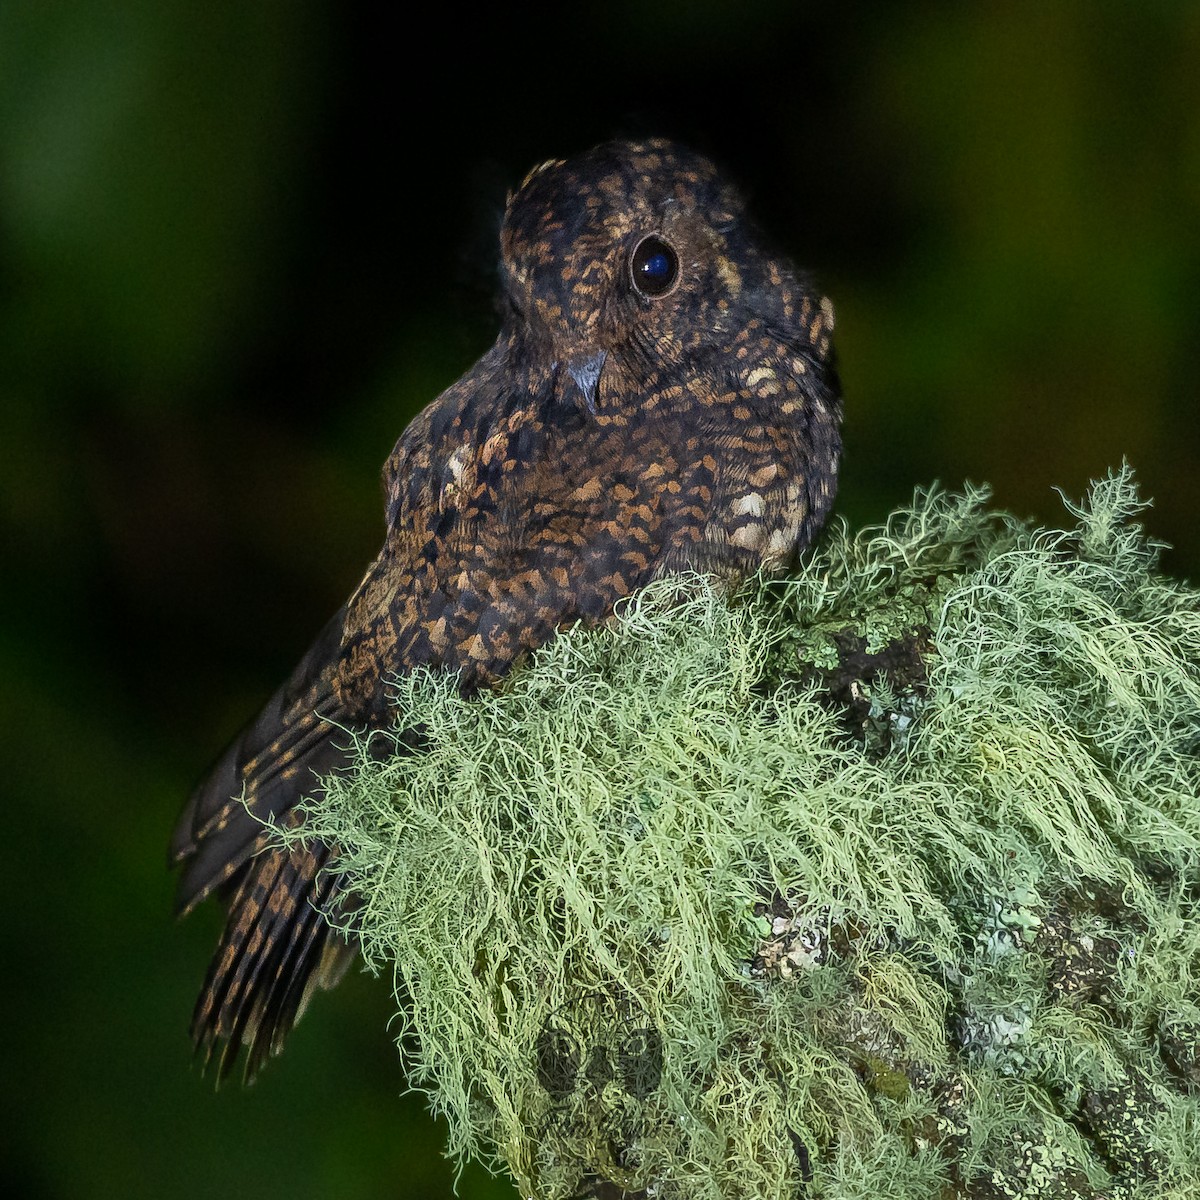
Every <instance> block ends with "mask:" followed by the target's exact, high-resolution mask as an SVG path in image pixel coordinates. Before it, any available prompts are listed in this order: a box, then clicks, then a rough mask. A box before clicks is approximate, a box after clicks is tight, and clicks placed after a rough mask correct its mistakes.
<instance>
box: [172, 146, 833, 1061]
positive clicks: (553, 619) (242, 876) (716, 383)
mask: <svg viewBox="0 0 1200 1200" xmlns="http://www.w3.org/2000/svg"><path fill="white" fill-rule="evenodd" d="M501 249H502V270H501V275H502V285H503V300H504V306H505V317H504V322H503V326H502V329H501V331H500V335H499V337H498V339H497V341H496V343H495V345H494V346H493V347H492V348H491V350H489V351H488V352H487V354H485V355H484V356H483V357H482V358H481V359H480V360H479V362H477V363H476V364H475V365H474V366H473V367H472V368H471V369H470V370H469V371H468V372H467V373H466V375H464V376H463V377H462V379H460V380H459V381H458V382H457V383H455V384H453V385H452V386H451V387H450V388H448V389H447V390H446V391H445V392H443V393H442V395H441V396H439V397H438V398H437V399H436V400H435V401H434V402H433V403H432V404H431V405H430V406H429V407H428V408H426V409H425V410H424V411H423V412H422V413H421V414H420V415H419V416H418V417H417V418H416V419H415V420H414V421H413V422H412V424H411V425H410V426H409V427H408V429H407V430H406V431H405V432H404V434H403V436H402V437H401V438H400V441H399V442H398V443H397V445H396V448H395V450H394V451H393V452H392V455H391V457H390V458H389V459H388V461H387V463H386V465H385V467H384V483H385V491H386V509H387V511H386V517H387V534H386V538H385V540H384V544H383V548H382V549H381V550H380V552H379V555H378V557H377V558H376V559H375V561H374V562H373V563H372V564H371V565H370V566H369V567H368V568H367V572H366V574H365V575H364V577H363V580H362V582H361V583H360V584H359V586H358V588H357V589H356V591H355V592H354V594H353V595H352V596H351V597H350V599H349V600H348V601H347V603H346V605H345V606H344V607H343V608H342V610H341V611H340V612H339V613H337V615H336V616H335V617H334V618H333V620H332V621H330V623H329V624H328V625H327V626H326V628H325V629H324V631H323V632H322V634H321V636H320V637H319V638H318V640H317V642H316V643H315V644H314V645H313V647H312V648H311V649H310V650H309V652H308V654H307V655H306V656H305V657H304V659H303V660H302V661H301V663H300V665H299V666H298V667H297V668H296V671H295V672H294V673H293V675H292V677H291V679H289V680H288V682H287V683H286V684H285V685H284V686H283V688H281V689H280V691H279V692H277V693H276V695H275V696H273V697H272V699H271V700H270V701H269V702H268V704H267V706H266V707H265V709H264V710H263V712H262V713H261V714H260V715H259V717H258V719H257V720H256V721H255V722H254V723H253V724H252V725H251V726H250V728H249V729H248V730H247V731H246V732H245V733H244V734H243V735H242V736H241V737H240V738H239V739H238V741H237V742H236V743H235V744H234V745H233V746H232V747H231V748H230V750H229V751H228V753H227V754H226V755H225V757H224V758H223V759H222V760H221V762H220V763H219V764H218V765H217V767H216V769H215V770H214V772H213V773H212V775H211V776H210V777H209V778H208V779H207V780H206V781H205V783H204V784H203V785H202V786H201V787H200V788H198V789H197V791H196V792H195V793H194V794H193V796H192V797H191V799H190V801H189V803H188V805H187V808H186V809H185V811H184V813H183V815H182V816H181V818H180V820H179V823H178V826H177V828H176V830H175V836H174V839H173V842H172V858H173V860H174V861H175V862H177V863H179V864H180V866H181V868H182V876H181V880H180V890H179V907H180V910H181V911H183V912H187V911H189V910H190V909H191V908H192V907H194V906H195V905H196V904H198V903H199V902H200V901H201V900H203V899H204V898H205V897H206V896H208V895H210V894H211V893H213V892H221V893H222V894H225V895H226V896H227V898H228V903H229V919H228V922H227V925H226V928H225V932H224V934H223V936H222V939H221V943H220V945H219V947H218V949H217V953H216V955H215V957H214V959H213V962H212V965H211V967H210V968H209V973H208V977H207V979H206V980H205V983H204V988H203V991H202V992H201V995H200V999H199V1001H198V1003H197V1007H196V1012H195V1015H194V1018H193V1025H192V1033H193V1036H194V1037H195V1039H196V1042H197V1044H198V1046H199V1047H201V1049H202V1050H203V1052H204V1054H205V1056H206V1057H207V1056H208V1055H210V1054H211V1053H212V1051H213V1049H214V1047H218V1046H219V1047H220V1059H221V1068H222V1071H224V1070H226V1069H227V1068H228V1067H229V1065H230V1064H231V1063H232V1061H233V1059H234V1058H235V1057H236V1054H237V1050H238V1047H239V1045H240V1044H242V1043H245V1044H247V1045H248V1046H249V1061H248V1064H247V1067H248V1070H250V1071H253V1070H254V1069H255V1068H257V1066H258V1065H259V1064H260V1062H261V1061H262V1059H263V1057H264V1056H265V1055H266V1054H267V1053H269V1052H274V1051H277V1050H278V1048H279V1046H280V1045H281V1043H282V1040H283V1038H284V1036H285V1035H286V1033H287V1031H288V1030H289V1029H290V1027H291V1025H292V1023H293V1022H294V1020H295V1019H296V1017H297V1015H298V1014H299V1012H300V1010H301V1009H302V1007H303V1004H304V1002H305V1000H306V999H307V996H308V994H309V992H310V991H311V989H312V988H313V987H314V986H315V985H322V986H331V985H332V983H333V982H335V981H336V979H337V978H338V976H339V974H340V971H341V969H343V968H344V966H345V964H346V962H347V961H348V959H349V958H350V957H351V956H352V954H353V947H352V946H351V945H349V944H348V943H347V942H345V941H344V940H342V938H340V937H339V936H338V935H336V934H334V933H333V932H332V931H331V929H330V926H329V923H328V922H327V920H326V915H327V914H333V913H334V912H335V911H336V912H338V913H340V914H342V915H345V913H347V912H348V911H349V910H350V908H351V907H352V905H353V900H352V898H350V897H347V896H345V895H343V894H341V892H340V888H339V881H338V879H337V875H336V862H334V863H333V866H332V869H330V870H324V869H323V868H324V867H325V864H326V860H327V859H335V858H336V856H335V855H333V854H332V853H331V851H330V850H329V849H328V848H326V847H321V846H314V847H311V848H310V849H309V850H308V851H305V852H301V851H298V850H293V851H291V852H290V853H289V852H285V851H282V850H279V849H277V848H273V847H271V846H270V845H269V842H268V839H267V837H266V836H265V835H264V827H263V825H262V821H263V820H264V819H266V818H273V819H275V820H277V821H294V820H295V819H296V818H295V815H294V812H293V809H294V806H295V805H296V803H297V801H298V800H299V799H300V798H301V797H302V796H303V795H305V794H309V793H311V792H313V791H314V789H315V786H316V778H315V776H316V775H319V774H322V773H328V772H329V771H331V770H333V769H335V768H336V767H337V766H338V765H340V764H341V763H342V762H343V761H344V752H343V750H342V748H341V747H343V746H344V744H345V735H344V733H343V732H342V730H344V729H348V728H365V727H371V726H374V725H380V724H383V723H385V722H389V723H390V722H394V721H399V722H400V723H402V722H403V719H404V714H403V713H393V712H390V711H389V707H388V692H387V688H386V680H387V678H388V676H390V675H393V674H396V673H400V672H404V671H406V670H409V669H411V668H413V667H414V666H417V665H419V664H429V665H432V666H437V667H443V668H445V669H447V670H449V671H456V672H458V673H459V676H460V679H461V684H462V687H463V688H464V690H465V691H467V692H471V691H473V690H476V689H478V688H479V687H481V686H486V685H487V684H489V683H491V682H492V681H494V680H496V679H497V678H499V677H500V676H502V675H503V674H504V673H505V672H506V671H507V670H509V668H510V667H511V666H512V665H513V664H514V663H515V662H516V661H518V660H519V659H520V657H521V655H522V654H524V653H525V652H526V651H528V650H531V649H533V648H534V647H536V646H538V645H540V644H542V643H543V642H545V641H546V640H547V639H548V638H550V637H552V636H553V635H554V633H555V632H556V631H557V630H559V629H562V628H564V627H565V626H568V625H571V624H573V623H576V622H584V623H588V624H594V623H596V622H598V621H601V620H603V619H604V618H605V617H606V616H608V615H609V614H610V613H611V611H612V608H613V604H614V603H615V602H616V601H617V600H618V599H620V598H621V597H622V596H625V595H628V594H629V593H630V592H631V591H633V590H634V589H636V588H638V587H641V586H642V585H643V584H646V583H648V582H649V581H650V580H652V579H655V578H657V577H659V576H661V575H663V574H669V573H672V572H678V571H683V570H689V569H695V570H700V571H703V572H708V573H710V574H713V575H715V576H719V577H722V578H726V579H737V578H740V577H742V576H744V575H746V574H747V573H749V572H752V571H754V570H756V569H757V568H759V567H760V566H766V567H768V568H777V567H781V566H783V565H785V564H786V563H787V562H788V561H789V560H790V559H791V558H792V557H793V556H794V555H795V554H796V553H797V552H798V551H799V550H800V549H801V548H802V547H803V546H804V545H805V544H806V543H807V542H808V541H809V540H810V539H811V538H812V536H813V534H814V532H815V531H816V530H817V529H818V528H819V527H820V525H821V523H822V522H823V520H824V519H825V516H826V514H827V513H828V510H829V506H830V504H831V502H832V499H833V495H834V488H835V483H836V477H837V464H838V455H839V451H840V442H839V435H838V423H839V418H840V403H839V397H838V387H837V380H836V375H835V373H834V370H833V365H832V352H831V349H830V333H831V330H832V327H833V312H832V309H831V307H830V305H829V302H828V301H827V300H825V299H823V298H822V297H821V296H820V295H819V294H818V293H816V292H815V291H813V290H812V289H811V287H810V286H809V285H808V283H807V282H806V281H805V280H804V279H803V278H802V277H800V276H798V275H797V274H796V272H795V271H794V270H793V269H792V268H791V267H790V266H789V265H788V264H787V263H786V262H784V261H782V260H781V259H779V258H776V257H773V256H772V255H771V254H770V253H768V252H767V251H766V250H765V249H764V248H763V247H762V246H761V245H760V244H759V243H758V241H757V240H756V239H755V237H754V234H753V231H752V230H751V229H750V228H749V226H748V224H747V222H746V219H745V216H744V214H743V209H742V204H741V201H740V199H739V198H738V196H737V194H736V193H735V192H734V191H733V190H732V189H731V188H730V187H729V186H728V184H726V183H725V182H724V181H723V180H722V178H721V177H720V175H719V174H718V173H717V171H716V169H715V168H714V167H713V166H712V164H711V163H710V162H708V161H707V160H706V159H704V158H701V157H699V156H697V155H695V154H692V153H690V152H689V151H687V150H684V149H683V148H681V147H679V146H676V145H673V144H671V143H669V142H665V141H659V140H655V141H648V142H644V143H628V142H613V143H609V144H606V145H602V146H599V147H597V148H596V149H594V150H592V151H590V152H588V153H587V154H583V155H581V156H579V157H577V158H574V159H571V160H568V161H553V162H548V163H545V164H543V165H542V166H540V167H538V168H536V169H535V170H533V171H532V172H530V174H529V175H528V176H527V177H526V179H525V181H524V182H523V183H522V185H521V187H520V188H519V189H518V191H517V192H516V193H515V195H513V196H511V197H510V199H509V202H508V207H507V210H506V213H505V217H504V222H503V226H502V229H501Z"/></svg>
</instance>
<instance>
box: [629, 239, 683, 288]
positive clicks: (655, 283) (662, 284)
mask: <svg viewBox="0 0 1200 1200" xmlns="http://www.w3.org/2000/svg"><path fill="white" fill-rule="evenodd" d="M629 273H630V275H631V276H632V277H633V286H634V287H635V288H636V289H637V290H638V291H639V292H641V294H642V295H643V296H650V297H654V296H665V295H666V294H667V292H669V291H670V290H671V289H672V288H673V287H674V286H675V281H676V280H677V279H678V278H679V255H677V254H676V253H675V251H674V250H672V249H671V247H670V246H668V245H667V243H666V242H664V241H663V240H662V238H660V237H655V236H654V234H651V235H650V236H649V237H644V238H642V240H641V241H640V242H638V244H637V249H635V250H634V252H633V258H632V260H631V261H630V264H629Z"/></svg>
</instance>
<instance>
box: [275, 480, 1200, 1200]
mask: <svg viewBox="0 0 1200 1200" xmlns="http://www.w3.org/2000/svg"><path fill="white" fill-rule="evenodd" d="M1137 508H1138V501H1137V497H1136V493H1135V489H1134V485H1133V482H1132V479H1131V476H1130V473H1129V472H1128V470H1123V471H1121V472H1120V473H1117V474H1115V475H1113V476H1111V477H1109V478H1108V479H1106V480H1103V481H1101V482H1099V483H1097V484H1095V485H1094V486H1093V488H1092V491H1091V494H1090V496H1089V497H1088V499H1087V501H1086V502H1085V503H1084V504H1082V505H1080V506H1078V507H1073V508H1071V509H1070V512H1071V524H1070V527H1068V528H1066V529H1064V530H1061V531H1059V530H1047V529H1036V528H1031V527H1027V526H1026V525H1023V524H1021V523H1019V522H1017V521H1015V520H1014V519H1012V518H1010V517H1007V516H1004V515H1003V514H997V513H994V512H990V511H989V510H988V509H987V508H986V495H985V493H983V492H982V491H971V492H968V493H967V494H966V495H963V496H952V495H946V494H942V493H938V492H935V491H933V492H926V493H920V494H918V496H917V497H916V500H915V501H914V504H913V505H912V507H911V508H909V509H906V510H904V511H902V512H898V513H896V514H894V515H893V517H892V518H891V519H890V520H889V521H888V523H887V524H886V526H884V527H881V528H876V529H868V530H864V531H862V532H861V533H858V534H857V535H851V534H850V533H849V532H847V531H846V530H845V529H844V528H841V529H838V528H835V529H833V530H832V531H831V532H830V533H829V534H828V535H827V537H826V538H825V540H824V543H823V546H822V547H821V548H820V549H819V550H818V552H817V553H816V554H815V555H814V556H813V557H812V558H811V559H810V560H809V561H808V562H807V564H806V565H805V566H804V567H803V568H802V569H801V570H800V571H799V573H798V574H797V575H796V576H795V577H794V578H791V579H788V580H786V581H776V582H772V583H761V584H758V585H756V586H755V587H753V588H751V589H749V590H747V591H746V592H745V593H743V594H741V595H739V596H736V597H732V598H728V599H726V598H722V597H721V596H719V595H717V594H715V593H714V592H713V591H712V590H711V589H710V588H709V587H708V586H707V585H706V584H704V583H703V582H702V581H700V580H690V581H682V582H681V581H678V580H674V581H664V582H663V583H662V584H659V585H656V586H655V587H653V588H651V589H650V590H649V591H648V592H646V593H644V594H642V595H641V596H640V597H638V598H636V599H635V600H634V601H633V602H631V603H630V604H629V605H628V606H627V607H626V608H625V609H624V611H623V612H622V613H621V614H620V619H619V620H618V621H617V622H616V623H615V624H614V626H613V627H612V628H610V629H606V630H602V631H598V632H591V633H585V632H573V633H568V634H566V635H564V636H561V637H559V638H557V639H556V640H555V641H554V642H553V643H552V644H550V645H549V646H547V647H545V648H544V649H543V650H541V651H540V652H539V653H538V654H537V655H536V656H535V657H534V659H533V660H532V661H531V662H530V663H529V664H528V666H527V667H525V668H524V669H522V670H521V671H519V672H518V673H517V674H516V675H514V676H513V678H512V679H511V680H510V681H509V683H508V684H507V685H506V686H505V687H504V688H503V689H502V690H501V691H499V692H497V693H495V694H487V695H483V696H479V697H477V698H475V699H473V700H470V701H464V700H463V699H461V698H460V697H459V696H458V694H457V692H456V691H455V689H454V687H453V683H452V681H451V680H447V679H444V678H439V677H437V676H436V675H433V674H428V673H425V674H422V673H417V674H414V675H412V676H408V677H406V678H404V679H400V680H397V681H396V684H395V686H396V690H397V693H398V704H397V708H398V711H400V712H402V713H405V714H406V715H407V720H406V722H405V724H406V725H407V726H409V727H412V726H420V728H421V730H422V737H421V738H420V743H421V749H420V751H419V752H416V753H413V752H408V751H407V750H406V749H405V748H404V744H402V743H401V742H400V741H399V740H397V742H396V751H397V752H396V753H394V754H393V753H387V752H385V753H380V751H381V749H382V750H384V751H386V750H387V749H388V746H389V745H390V743H387V742H381V740H380V739H381V736H385V735H379V734H376V735H374V738H373V741H372V744H371V746H369V747H368V746H366V745H363V746H361V747H360V750H361V754H360V756H359V759H358V761H357V764H356V766H355V768H354V770H353V771H351V772H349V773H348V774H346V775H344V776H340V777H338V778H336V779H334V780H332V781H331V784H330V787H329V789H328V791H327V794H326V795H325V796H324V797H323V798H322V799H321V800H320V801H319V802H316V803H313V804H311V805H309V807H308V816H307V821H306V824H305V827H304V828H305V834H306V836H313V837H319V838H323V839H326V840H328V841H331V842H334V843H336V844H337V845H339V846H340V847H341V848H342V859H341V862H340V866H341V867H342V868H343V869H347V870H349V871H350V873H351V875H352V877H353V879H354V888H355V891H356V892H357V893H358V894H360V895H361V896H362V897H363V898H364V906H363V908H362V910H361V911H360V912H359V914H358V915H357V918H356V920H357V928H358V930H359V933H360V936H361V937H362V938H363V941H364V944H365V949H366V952H367V955H368V959H369V961H370V962H371V963H373V964H374V965H375V966H376V967H377V968H381V969H385V970H388V971H394V972H395V977H396V981H397V988H398V993H399V994H401V995H402V996H403V1005H402V1009H401V1013H402V1017H401V1026H402V1031H403V1035H404V1036H403V1038H402V1045H403V1047H404V1056H405V1058H406V1060H407V1064H406V1065H407V1068H408V1071H409V1078H410V1079H411V1081H412V1082H413V1084H414V1085H415V1086H418V1087H420V1088H423V1089H425V1090H426V1091H427V1092H428V1093H429V1095H430V1098H431V1101H432V1103H433V1106H434V1107H435V1109H437V1110H438V1111H440V1112H442V1113H444V1114H445V1116H446V1117H447V1119H448V1122H449V1128H450V1138H451V1145H450V1149H451V1151H452V1152H453V1153H455V1154H460V1155H461V1154H468V1155H474V1156H479V1157H482V1158H484V1159H489V1160H492V1161H495V1162H498V1163H501V1164H503V1165H504V1166H505V1167H506V1168H507V1169H508V1170H509V1171H511V1173H512V1174H513V1176H514V1178H515V1180H516V1181H517V1184H518V1186H519V1188H520V1191H521V1194H522V1195H526V1196H531V1197H539V1198H541V1197H545V1198H551V1197H555V1198H557V1197H567V1196H572V1195H576V1194H581V1193H584V1192H589V1191H590V1192H591V1193H593V1194H596V1195H608V1196H613V1195H621V1194H633V1195H636V1194H642V1195H648V1196H657V1197H664V1198H666V1197H687V1198H688V1200H699V1198H713V1200H716V1198H718V1197H719V1198H721V1200H727V1198H732V1197H756V1198H758V1197H767V1198H772V1200H773V1198H775V1197H785V1196H787V1197H794V1196H803V1197H811V1198H813V1200H817V1198H829V1200H852V1198H857V1197H870V1198H871V1200H925V1198H931V1200H932V1198H937V1200H951V1198H960V1200H968V1198H970V1200H1001V1198H1007V1197H1013V1198H1016V1197H1029V1198H1031V1200H1032V1198H1036V1200H1051V1198H1053V1200H1075V1198H1078V1200H1083V1198H1084V1197H1087V1198H1090V1200H1101V1198H1102V1197H1103V1198H1107V1200H1118V1198H1122V1200H1124V1198H1128V1200H1151V1198H1156V1200H1157V1198H1164V1200H1165V1198H1171V1200H1183V1198H1184V1197H1189V1196H1194V1195H1196V1193H1197V1180H1200V1148H1198V1147H1200V1136H1198V1135H1200V989H1198V986H1197V974H1198V972H1200V915H1198V913H1197V897H1198V895H1200V799H1198V796H1200V594H1198V593H1197V592H1196V591H1195V590H1193V589H1190V588H1189V587H1187V586H1186V585H1184V584H1181V583H1176V582H1172V581H1169V580H1166V579H1164V578H1162V577H1160V576H1158V575H1157V574H1155V563H1156V559H1155V555H1156V547H1155V546H1154V544H1153V543H1151V542H1149V541H1148V540H1147V539H1146V538H1145V536H1144V534H1143V533H1142V531H1141V530H1140V529H1139V528H1138V527H1137V526H1136V525H1133V524H1131V523H1130V521H1131V517H1132V516H1133V515H1134V513H1135V511H1136V509H1137ZM400 732H401V731H399V730H398V731H397V735H399V733H400ZM412 740H413V739H412V738H411V737H410V738H409V739H408V742H409V743H411V742H412ZM281 836H285V835H284V834H281Z"/></svg>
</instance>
